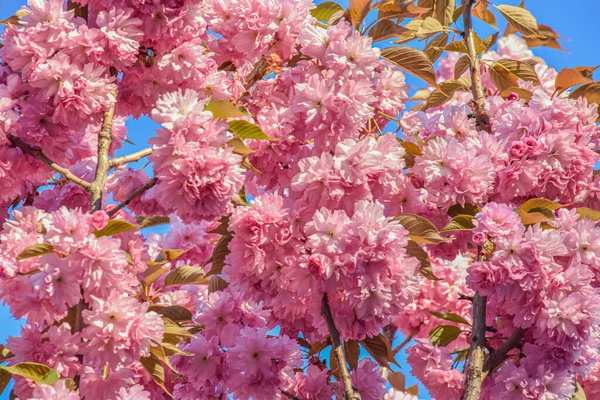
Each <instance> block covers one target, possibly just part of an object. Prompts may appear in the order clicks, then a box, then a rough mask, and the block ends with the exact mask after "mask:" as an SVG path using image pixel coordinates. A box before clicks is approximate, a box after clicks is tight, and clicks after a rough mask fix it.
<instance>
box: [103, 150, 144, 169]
mask: <svg viewBox="0 0 600 400" xmlns="http://www.w3.org/2000/svg"><path fill="white" fill-rule="evenodd" d="M150 154H152V149H151V148H150V147H148V148H147V149H142V150H140V151H136V152H135V153H131V154H128V155H126V156H122V157H116V158H113V159H111V160H109V165H110V166H109V168H116V167H120V166H121V165H125V164H128V163H130V162H135V161H139V160H141V159H142V158H144V157H148V156H149V155H150Z"/></svg>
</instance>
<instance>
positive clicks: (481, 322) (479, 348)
mask: <svg viewBox="0 0 600 400" xmlns="http://www.w3.org/2000/svg"><path fill="white" fill-rule="evenodd" d="M485 312H486V298H485V296H480V295H479V292H477V293H475V296H473V334H472V335H471V349H470V350H469V370H468V371H467V380H466V382H465V390H464V392H463V395H462V397H461V399H462V400H477V399H479V393H480V392H481V383H482V382H483V378H484V374H483V362H484V358H485V353H484V352H483V349H484V347H485V325H486V324H485Z"/></svg>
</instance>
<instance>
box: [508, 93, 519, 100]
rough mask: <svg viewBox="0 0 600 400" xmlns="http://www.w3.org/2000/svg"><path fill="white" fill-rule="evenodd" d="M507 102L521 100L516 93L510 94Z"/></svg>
mask: <svg viewBox="0 0 600 400" xmlns="http://www.w3.org/2000/svg"><path fill="white" fill-rule="evenodd" d="M506 100H508V101H514V100H519V95H518V94H516V93H515V92H510V94H509V95H508V96H507V97H506Z"/></svg>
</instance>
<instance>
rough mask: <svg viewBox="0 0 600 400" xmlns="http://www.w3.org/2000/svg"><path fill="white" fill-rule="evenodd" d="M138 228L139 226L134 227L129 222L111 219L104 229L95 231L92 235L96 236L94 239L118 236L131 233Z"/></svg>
mask: <svg viewBox="0 0 600 400" xmlns="http://www.w3.org/2000/svg"><path fill="white" fill-rule="evenodd" d="M138 228H139V225H134V224H132V223H130V222H127V221H123V220H121V219H111V220H110V221H108V223H107V224H106V226H105V227H104V228H102V229H100V230H97V231H95V232H94V235H96V237H102V236H113V235H118V234H119V233H123V232H127V231H131V230H134V229H138Z"/></svg>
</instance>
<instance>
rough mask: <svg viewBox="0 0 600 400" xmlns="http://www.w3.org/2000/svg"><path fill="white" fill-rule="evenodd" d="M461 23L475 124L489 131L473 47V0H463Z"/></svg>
mask: <svg viewBox="0 0 600 400" xmlns="http://www.w3.org/2000/svg"><path fill="white" fill-rule="evenodd" d="M462 4H463V6H464V11H463V23H464V26H465V30H464V32H463V39H464V41H465V45H466V46H467V51H468V52H469V60H470V71H471V92H472V93H473V102H474V103H475V107H474V108H475V110H474V111H475V124H476V126H477V128H478V129H479V130H484V131H488V132H489V131H490V122H489V120H490V119H489V117H488V115H487V114H486V112H485V109H484V106H485V93H484V91H483V84H482V83H481V71H480V69H479V58H478V57H477V50H476V47H475V38H474V36H473V35H474V33H473V19H472V17H471V7H472V6H473V5H474V4H475V0H463V2H462Z"/></svg>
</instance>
